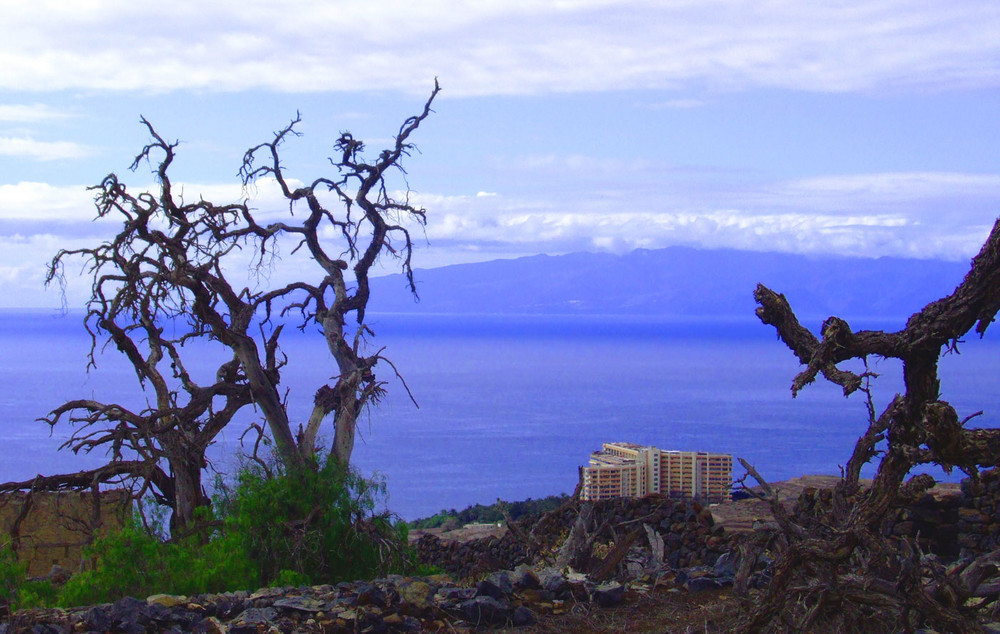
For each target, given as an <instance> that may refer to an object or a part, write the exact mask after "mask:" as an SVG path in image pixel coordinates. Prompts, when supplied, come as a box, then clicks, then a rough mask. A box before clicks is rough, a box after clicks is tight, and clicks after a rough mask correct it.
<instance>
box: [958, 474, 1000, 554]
mask: <svg viewBox="0 0 1000 634" xmlns="http://www.w3.org/2000/svg"><path fill="white" fill-rule="evenodd" d="M962 493H963V494H964V497H965V500H964V504H963V506H962V508H961V509H959V511H958V530H957V533H958V544H959V546H960V547H961V548H962V550H963V551H968V552H970V553H985V552H989V551H991V550H995V549H996V548H1000V471H998V470H997V469H990V470H989V471H983V472H982V473H980V474H979V481H978V482H974V481H973V480H972V479H970V478H966V479H965V480H963V481H962Z"/></svg>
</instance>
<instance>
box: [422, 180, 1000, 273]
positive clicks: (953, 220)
mask: <svg viewBox="0 0 1000 634" xmlns="http://www.w3.org/2000/svg"><path fill="white" fill-rule="evenodd" d="M553 164H554V165H558V164H559V161H558V160H554V161H553ZM997 200H1000V175H993V174H959V173H931V172H928V173H889V174H860V175H842V176H828V177H823V178H812V179H802V180H794V181H788V182H777V183H757V184H751V185H742V186H739V187H734V186H732V185H726V184H722V185H719V186H717V187H716V189H712V186H709V187H706V188H702V189H694V190H690V191H682V192H675V191H672V190H671V189H670V187H669V184H668V185H666V186H664V187H663V188H660V189H653V190H645V191H642V190H636V189H630V190H628V191H614V190H611V191H579V192H577V193H576V194H575V195H574V196H573V197H572V198H570V199H565V198H560V199H554V198H544V197H538V198H532V199H528V198H525V197H524V196H514V195H508V194H504V195H502V196H497V197H488V198H483V197H478V196H427V195H421V196H419V197H418V198H417V201H418V202H419V204H421V205H423V206H425V207H426V208H427V209H428V224H427V237H428V240H429V241H430V244H431V245H432V246H433V247H438V248H440V247H442V245H447V247H448V248H449V249H454V250H456V251H461V252H463V253H469V252H475V253H477V254H479V256H480V259H489V258H490V257H495V255H494V254H495V253H496V252H499V251H503V252H506V253H509V252H519V253H522V254H532V253H538V252H546V253H564V252H570V251H579V250H595V249H596V250H610V251H615V252H621V251H627V250H630V249H634V248H662V247H667V246H672V245H688V246H696V247H702V248H736V249H751V250H761V251H785V252H792V253H817V254H819V253H823V254H841V255H854V256H871V257H875V256H882V255H895V256H905V257H917V258H941V259H951V260H958V259H964V258H968V257H970V256H972V255H974V254H975V253H976V252H977V251H978V249H979V247H980V246H981V245H982V241H983V240H984V239H985V237H986V235H987V234H988V233H989V230H990V228H991V227H992V224H993V221H994V220H995V218H996V216H997V215H998V214H1000V207H998V206H997V204H996V203H995V201H997ZM944 212H947V213H946V214H945V213H944ZM436 257H440V250H439V249H438V252H437V253H436Z"/></svg>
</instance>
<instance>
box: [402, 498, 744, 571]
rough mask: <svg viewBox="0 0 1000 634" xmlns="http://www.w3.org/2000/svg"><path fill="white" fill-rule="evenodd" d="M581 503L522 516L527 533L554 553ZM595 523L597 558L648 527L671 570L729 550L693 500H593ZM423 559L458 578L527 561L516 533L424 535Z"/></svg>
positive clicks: (419, 549) (419, 543)
mask: <svg viewBox="0 0 1000 634" xmlns="http://www.w3.org/2000/svg"><path fill="white" fill-rule="evenodd" d="M579 505H580V502H574V503H572V504H569V505H567V506H565V507H563V508H562V509H559V510H556V511H552V512H550V513H546V514H545V515H543V516H541V518H530V519H525V520H518V522H517V525H518V527H519V528H520V529H521V531H522V532H524V533H530V532H533V535H534V537H535V538H536V539H537V540H538V542H539V544H540V545H541V546H542V548H543V550H549V551H552V550H553V549H556V548H558V547H559V545H560V544H562V542H563V540H564V539H565V538H566V536H567V534H568V533H569V530H570V528H571V527H572V526H573V523H574V522H575V521H576V518H577V516H578V514H579V510H580V507H579ZM593 505H594V514H593V519H592V521H591V525H592V527H595V528H596V527H603V530H602V531H601V533H600V534H599V535H598V537H597V539H596V540H595V551H596V552H595V554H596V556H597V557H598V558H600V556H601V555H602V554H606V552H607V551H608V550H609V549H608V546H609V545H611V544H613V543H614V542H615V540H620V539H624V537H625V534H626V533H627V532H628V531H629V530H630V529H631V528H632V527H636V528H642V526H643V525H644V524H645V525H649V526H650V527H652V528H653V529H654V530H655V531H656V533H657V534H659V535H660V537H661V538H662V539H663V559H664V563H665V564H667V565H669V566H670V567H672V568H684V567H689V566H697V565H702V564H713V563H715V560H716V559H718V557H719V555H720V554H721V553H722V552H724V551H725V550H727V548H728V545H729V544H728V541H727V539H726V537H725V535H724V533H723V531H722V527H721V526H715V524H714V520H713V519H712V514H711V513H710V512H709V511H708V509H707V508H704V507H702V506H701V505H700V504H699V503H697V502H693V501H690V500H675V499H670V498H667V497H664V496H661V495H650V496H647V497H644V498H641V499H638V500H636V499H632V498H617V499H613V500H601V501H598V502H593ZM648 541H649V538H648V537H647V536H646V534H645V533H644V532H643V533H642V534H640V535H639V537H638V539H637V541H636V544H637V545H642V546H645V545H646V544H647V543H648ZM415 546H416V549H417V553H418V556H419V557H420V560H421V561H423V562H424V563H427V564H432V565H435V566H437V567H439V568H441V569H442V570H445V571H447V572H449V573H451V574H453V575H456V576H458V577H459V578H470V577H477V576H481V575H483V574H486V573H488V572H491V571H493V570H501V569H512V568H514V567H516V566H518V565H520V564H523V563H534V562H528V561H527V559H528V553H527V549H526V547H525V545H524V544H523V543H521V542H519V541H518V540H517V538H516V537H515V535H514V532H513V531H508V532H507V533H505V534H504V535H503V536H502V537H487V538H483V539H478V540H473V541H469V542H465V543H458V542H452V541H445V540H442V539H440V538H438V537H436V536H434V535H424V536H423V537H421V538H420V539H419V540H417V542H416V544H415Z"/></svg>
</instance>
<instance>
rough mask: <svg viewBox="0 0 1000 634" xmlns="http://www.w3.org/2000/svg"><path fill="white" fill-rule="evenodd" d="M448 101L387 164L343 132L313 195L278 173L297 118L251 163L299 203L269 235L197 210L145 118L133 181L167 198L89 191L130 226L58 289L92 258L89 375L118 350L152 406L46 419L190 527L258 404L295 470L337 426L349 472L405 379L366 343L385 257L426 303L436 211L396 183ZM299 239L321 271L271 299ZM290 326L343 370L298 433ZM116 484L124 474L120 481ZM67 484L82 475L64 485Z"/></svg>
mask: <svg viewBox="0 0 1000 634" xmlns="http://www.w3.org/2000/svg"><path fill="white" fill-rule="evenodd" d="M439 90H440V89H439V87H438V85H437V82H436V81H435V85H434V89H433V91H432V93H431V95H430V97H429V98H428V99H427V101H426V102H425V104H424V107H423V109H422V111H421V112H420V113H419V114H418V115H416V116H413V117H410V118H408V119H407V120H406V121H405V122H404V123H403V125H402V126H401V127H400V129H399V131H398V133H397V134H396V135H395V138H394V139H393V142H392V143H391V144H390V147H389V148H388V149H386V150H384V151H382V152H380V153H379V154H378V156H377V158H375V159H372V160H370V161H368V160H366V159H365V158H364V144H363V143H362V142H361V141H358V140H355V139H354V138H353V137H352V136H351V134H350V133H347V132H343V133H342V134H341V136H340V138H339V139H338V140H337V141H336V143H335V144H334V148H335V150H336V152H337V153H338V154H337V155H336V156H335V157H333V158H331V159H330V163H331V164H332V168H333V174H332V175H331V176H329V177H319V178H316V179H315V180H313V181H311V184H309V185H306V186H303V187H299V188H295V189H293V188H292V187H291V186H290V184H289V183H290V182H291V179H290V177H289V176H287V175H286V173H285V171H284V168H283V166H282V164H281V162H280V160H279V146H280V145H281V144H282V143H283V142H284V141H286V140H288V139H289V138H291V137H295V136H298V132H296V131H295V126H296V125H297V124H298V123H299V122H300V118H299V117H298V116H297V117H296V118H295V119H294V120H293V121H292V122H291V123H289V124H288V125H287V126H286V127H285V128H284V129H282V130H281V131H279V132H277V133H276V134H275V135H274V139H273V140H272V141H270V142H267V143H263V144H260V145H257V146H255V147H253V148H251V149H250V150H248V151H247V152H246V155H245V157H244V160H243V165H242V168H241V170H240V176H241V181H242V184H243V185H244V186H245V187H246V186H250V185H251V184H253V183H254V182H256V181H261V180H263V179H273V180H274V181H275V182H276V183H277V185H278V186H279V187H280V189H281V191H282V193H283V194H284V196H285V198H286V199H287V200H288V203H289V207H288V213H287V214H285V216H284V219H283V220H281V221H279V222H274V223H269V224H262V223H260V222H258V221H257V219H256V218H255V215H254V212H253V210H252V209H251V208H250V207H249V206H248V204H247V202H246V201H245V200H244V201H241V202H236V203H230V204H224V205H217V204H214V203H212V202H209V201H207V200H204V199H199V200H198V201H196V202H185V200H184V198H183V195H182V194H180V193H179V192H177V191H175V187H174V184H173V182H172V181H171V177H170V173H169V172H170V167H171V165H172V163H173V161H174V159H175V150H176V148H177V145H178V144H177V143H176V142H168V141H166V140H165V139H164V138H163V137H162V136H160V135H159V134H158V133H157V132H156V130H155V129H154V128H153V126H152V125H151V124H150V123H149V122H148V121H146V119H145V118H143V119H142V123H143V125H144V126H145V127H146V129H147V131H148V132H149V134H150V137H151V141H150V143H149V144H148V145H146V146H145V147H144V148H143V149H142V151H141V152H140V153H139V154H138V156H136V158H135V160H134V161H133V163H132V170H133V171H134V170H135V169H137V168H138V167H139V166H140V165H142V164H143V163H148V164H150V165H152V166H153V172H154V174H155V176H156V179H157V191H155V192H139V193H133V192H131V191H129V190H128V189H127V188H126V185H125V184H124V183H123V182H121V180H120V179H119V178H118V176H117V175H115V174H110V175H108V176H107V177H105V178H104V180H103V181H102V182H101V184H100V185H97V186H96V187H94V188H92V189H93V190H94V191H95V203H96V207H97V214H98V217H102V218H117V219H120V220H121V221H122V227H121V229H120V230H119V232H118V233H117V235H115V237H114V238H113V239H111V240H110V241H108V242H105V243H103V244H100V245H98V246H96V247H92V248H90V247H88V248H82V249H75V250H63V251H60V252H59V253H58V254H57V255H56V256H55V257H54V258H53V260H52V262H51V264H50V266H49V271H48V278H47V281H48V282H52V281H54V280H58V281H59V282H60V283H63V284H65V276H64V273H63V271H64V267H65V265H66V264H67V262H68V261H69V260H71V259H82V261H83V262H84V265H85V267H86V270H87V271H88V274H89V276H90V277H91V279H92V283H91V297H90V300H89V302H88V312H87V316H86V319H85V325H86V328H87V330H88V332H89V333H90V335H91V353H90V365H91V366H92V365H94V364H96V361H97V356H96V355H95V353H96V352H97V351H98V350H99V349H102V348H103V347H105V346H109V345H113V346H114V347H115V348H116V349H117V350H118V351H119V352H121V353H122V354H124V355H125V356H126V358H127V359H128V360H129V362H130V363H131V364H132V366H133V367H134V368H135V372H136V375H137V377H138V380H139V383H140V384H141V386H142V388H143V391H144V393H145V396H146V400H147V407H146V408H145V409H143V410H138V411H137V410H135V409H129V408H126V407H123V406H121V405H118V404H108V403H102V402H98V401H93V400H74V401H70V402H68V403H65V404H63V405H61V406H59V407H58V408H56V409H55V410H53V411H52V413H51V414H50V415H49V417H48V418H47V419H45V420H46V421H47V422H49V423H50V424H56V423H58V422H60V421H62V420H67V419H68V420H69V421H70V422H72V423H75V424H77V425H78V427H77V430H76V431H75V432H74V435H73V437H72V439H71V440H69V441H68V442H67V443H66V445H65V446H66V447H68V448H70V449H72V450H73V451H81V450H82V451H90V450H93V449H97V448H102V449H105V450H107V452H108V455H109V460H110V462H111V463H112V464H116V465H120V466H124V465H133V466H135V469H134V470H133V471H132V472H131V475H132V476H133V477H134V480H135V481H137V482H139V483H140V486H139V487H138V488H139V490H140V491H152V492H153V493H154V495H155V496H156V497H157V498H159V499H160V500H161V501H164V502H166V503H168V504H170V505H171V506H173V508H174V511H175V513H174V515H175V522H176V523H179V524H185V523H187V522H189V521H190V520H191V518H192V517H193V511H194V509H195V508H196V507H197V506H199V505H202V504H204V503H206V502H207V498H206V497H205V494H204V492H203V491H202V487H201V473H202V470H203V469H204V467H205V466H206V459H205V450H206V448H207V447H208V445H209V444H210V443H211V442H212V440H213V439H214V438H215V436H216V435H217V434H218V433H219V432H220V431H221V430H222V429H223V428H224V427H225V426H226V425H228V424H229V423H230V421H231V420H232V419H233V416H234V415H235V414H236V413H237V412H239V411H241V410H242V409H244V408H245V407H246V406H248V405H252V406H253V407H254V408H255V409H256V411H257V412H259V414H260V415H261V416H262V418H263V419H264V422H265V424H266V427H267V431H268V432H269V434H270V436H271V438H272V439H273V441H274V444H275V447H276V453H277V457H278V459H279V460H280V462H281V464H282V465H283V466H284V467H285V468H286V469H299V468H309V467H311V466H314V465H315V464H317V461H318V456H317V452H318V451H319V449H318V448H317V446H316V438H317V435H318V433H319V431H320V427H321V425H322V423H323V421H324V420H325V419H327V418H329V416H330V415H331V414H332V415H333V421H334V430H335V431H334V440H333V442H332V444H331V447H330V448H329V449H328V452H329V455H330V456H331V458H332V459H335V460H337V461H339V462H340V463H341V464H342V465H343V466H344V467H345V468H346V467H347V466H348V464H349V462H350V458H351V452H352V449H353V446H354V435H355V425H356V422H357V419H358V417H359V416H360V415H361V413H362V412H363V410H364V408H365V406H366V405H368V404H369V403H372V402H375V401H377V400H378V399H379V398H380V397H381V396H382V395H383V393H384V381H382V380H380V379H378V378H377V377H376V375H375V366H376V365H377V364H378V363H379V361H386V364H387V365H389V366H390V367H391V368H392V369H393V371H395V367H394V366H392V364H391V363H390V362H388V361H387V360H386V359H385V358H384V357H383V356H382V351H381V350H377V351H372V350H371V349H369V345H370V344H369V343H368V340H369V339H370V338H371V337H372V336H373V334H374V333H373V332H372V331H371V329H370V328H369V327H368V325H367V323H366V321H365V310H366V307H367V305H368V299H369V294H370V287H369V281H368V279H369V274H370V272H371V270H372V268H373V267H374V266H375V265H376V263H377V262H378V260H379V258H380V257H382V256H384V255H390V256H392V257H395V258H398V259H399V261H400V262H401V268H402V270H403V272H404V273H405V275H406V277H407V279H408V280H409V284H410V290H411V291H412V292H414V293H415V286H414V283H413V271H412V269H411V264H410V262H411V254H412V248H413V243H412V241H411V237H410V233H409V230H408V229H407V225H408V223H412V224H416V225H417V226H422V225H423V223H424V219H425V212H424V210H423V209H421V208H419V207H416V206H413V205H412V204H411V203H410V201H409V194H408V189H406V188H404V189H406V191H405V193H404V194H402V195H401V196H400V195H397V194H395V193H394V192H395V190H394V189H393V188H392V186H391V185H390V182H391V181H390V179H389V173H390V171H391V170H400V172H401V173H405V172H402V170H403V166H402V162H403V159H404V158H405V157H407V156H409V155H410V153H411V151H412V150H413V145H412V143H411V142H410V140H409V139H410V136H411V135H412V134H413V133H414V132H415V131H416V130H417V128H418V127H419V126H420V124H421V123H422V122H423V121H424V119H426V118H427V117H428V116H429V114H430V112H431V104H432V103H433V101H434V98H435V97H436V96H437V94H438V92H439ZM261 157H264V160H263V161H261V162H260V165H259V166H256V163H257V162H258V159H260V158H261ZM303 207H304V208H305V209H302V208H303ZM297 212H298V213H297ZM302 212H304V213H302ZM287 241H294V242H295V243H296V247H295V250H299V249H302V248H303V247H304V249H305V252H307V253H308V256H309V261H308V265H311V266H314V267H315V268H314V269H312V270H310V269H308V268H301V263H300V262H297V263H296V266H297V267H300V268H296V270H295V277H294V281H292V282H290V283H287V284H284V285H277V286H272V287H268V286H266V284H265V282H266V280H267V279H270V277H272V276H271V275H270V274H271V273H273V271H272V269H273V268H275V267H279V266H280V265H281V260H280V258H278V257H277V256H276V252H277V251H278V249H279V247H280V245H281V244H283V243H285V242H287ZM243 252H248V253H251V254H253V256H252V265H251V266H252V269H253V271H254V272H256V273H258V274H259V275H258V276H257V284H256V285H255V286H254V288H253V289H251V288H249V287H245V286H243V284H245V282H241V281H240V280H239V279H235V278H234V277H233V276H234V275H235V274H236V273H235V271H238V270H239V268H240V263H241V260H239V257H240V254H241V253H243ZM293 252H294V251H293ZM245 267H246V264H245V262H244V263H243V268H245ZM273 277H275V278H277V277H278V276H277V275H273ZM279 322H281V323H279ZM288 323H291V324H292V325H294V326H297V327H299V328H301V329H303V330H305V329H306V328H308V327H310V326H313V325H315V326H318V327H319V330H320V331H321V333H322V336H323V338H324V340H325V343H326V345H327V346H328V347H329V349H330V351H331V353H332V354H333V357H334V359H335V360H336V363H337V368H336V370H335V372H334V373H333V374H335V377H334V380H333V382H332V384H329V383H328V381H329V379H326V378H325V377H328V376H330V374H331V372H330V371H325V372H322V374H321V376H322V377H323V378H318V379H317V384H318V389H316V391H315V394H314V396H313V411H312V415H311V416H310V418H309V419H308V421H305V424H304V425H299V426H298V430H297V432H296V430H295V429H294V428H293V421H292V420H290V419H289V415H288V409H287V402H286V396H287V392H286V391H283V390H285V388H283V386H282V385H281V370H282V367H283V365H284V363H285V362H286V359H285V357H284V355H283V354H282V353H281V348H280V337H281V333H282V329H283V327H284V326H285V325H286V324H288ZM209 341H210V342H212V345H215V344H221V345H222V346H223V347H224V348H223V352H222V353H220V356H219V357H217V362H218V365H217V369H216V371H215V374H214V377H212V376H210V378H209V379H208V380H207V381H206V380H205V379H204V378H202V379H197V378H195V377H197V376H203V372H204V368H189V367H187V365H186V363H185V346H186V345H190V344H193V343H194V342H209ZM88 367H89V366H88ZM196 370H197V371H196ZM397 376H398V373H397ZM404 386H405V384H404ZM164 467H165V468H166V471H164ZM113 471H114V472H115V473H116V477H121V475H122V473H121V470H120V469H114V470H113ZM102 473H105V472H103V471H95V475H99V474H102ZM55 478H56V480H58V479H59V477H55ZM63 479H65V480H66V481H67V482H70V481H77V480H78V479H79V478H77V476H76V475H75V474H67V475H66V476H65V477H63ZM46 482H49V483H50V484H51V483H52V482H55V480H46Z"/></svg>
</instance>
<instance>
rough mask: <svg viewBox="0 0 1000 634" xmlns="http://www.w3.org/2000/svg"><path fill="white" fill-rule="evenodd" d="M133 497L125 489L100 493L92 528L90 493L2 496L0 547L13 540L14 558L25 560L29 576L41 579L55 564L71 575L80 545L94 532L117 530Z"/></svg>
mask: <svg viewBox="0 0 1000 634" xmlns="http://www.w3.org/2000/svg"><path fill="white" fill-rule="evenodd" d="M131 499H132V498H131V496H130V494H129V493H128V492H127V491H123V490H111V491H104V492H102V493H101V497H100V506H99V513H98V516H97V523H96V524H95V521H94V520H95V517H94V506H93V503H92V502H93V497H92V494H91V493H89V492H78V491H58V492H50V491H35V492H33V493H30V494H29V493H25V492H17V493H9V494H6V495H3V496H0V543H7V542H8V541H10V540H11V539H12V538H13V537H16V538H17V541H18V542H19V545H18V548H17V552H18V558H19V559H20V560H21V561H22V562H27V564H28V574H29V575H30V576H36V577H37V576H42V575H45V574H47V573H48V572H49V571H50V570H52V567H53V566H60V567H62V568H65V569H67V570H70V571H74V570H76V569H77V568H78V567H79V565H80V563H81V561H82V560H83V547H84V546H85V545H86V544H88V543H89V542H90V540H91V539H92V535H93V531H94V528H95V527H103V528H104V529H108V530H114V529H118V528H121V527H122V526H123V525H124V523H125V520H126V519H127V518H128V515H129V513H130V512H131V508H132V507H131ZM26 505H27V509H26V510H25V507H26ZM22 513H23V515H24V516H23V518H22V519H21V522H20V524H19V525H18V526H17V530H16V533H15V534H14V535H12V534H11V529H12V528H14V524H15V523H16V522H17V519H18V518H19V517H20V516H21V515H22Z"/></svg>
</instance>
